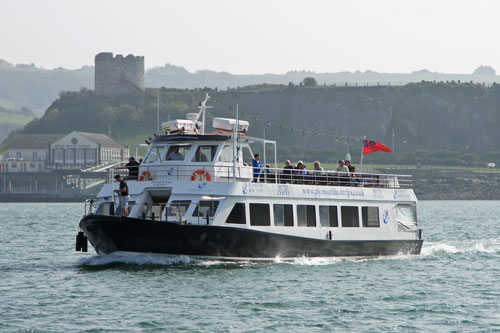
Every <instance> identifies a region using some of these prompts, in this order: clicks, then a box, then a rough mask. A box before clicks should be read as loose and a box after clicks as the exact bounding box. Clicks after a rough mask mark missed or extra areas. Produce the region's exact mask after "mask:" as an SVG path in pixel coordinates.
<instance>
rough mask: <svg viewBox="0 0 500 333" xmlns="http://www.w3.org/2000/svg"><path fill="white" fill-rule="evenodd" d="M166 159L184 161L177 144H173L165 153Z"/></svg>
mask: <svg viewBox="0 0 500 333" xmlns="http://www.w3.org/2000/svg"><path fill="white" fill-rule="evenodd" d="M167 161H184V156H182V154H181V153H180V152H179V146H175V147H174V149H173V150H172V151H171V152H170V153H169V154H168V155H167Z"/></svg>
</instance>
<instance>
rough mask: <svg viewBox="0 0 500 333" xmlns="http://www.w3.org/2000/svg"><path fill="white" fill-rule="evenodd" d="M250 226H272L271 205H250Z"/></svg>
mask: <svg viewBox="0 0 500 333" xmlns="http://www.w3.org/2000/svg"><path fill="white" fill-rule="evenodd" d="M250 225H259V226H269V225H271V215H270V214H269V204H261V203H251V204H250Z"/></svg>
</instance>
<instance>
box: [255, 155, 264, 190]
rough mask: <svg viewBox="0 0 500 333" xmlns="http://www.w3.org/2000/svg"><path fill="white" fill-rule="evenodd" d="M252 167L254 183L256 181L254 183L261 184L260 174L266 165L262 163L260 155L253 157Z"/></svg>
mask: <svg viewBox="0 0 500 333" xmlns="http://www.w3.org/2000/svg"><path fill="white" fill-rule="evenodd" d="M252 167H253V181H254V183H258V182H259V177H260V173H261V171H262V168H263V167H264V165H263V164H262V162H261V161H260V155H259V154H255V155H254V156H253V159H252Z"/></svg>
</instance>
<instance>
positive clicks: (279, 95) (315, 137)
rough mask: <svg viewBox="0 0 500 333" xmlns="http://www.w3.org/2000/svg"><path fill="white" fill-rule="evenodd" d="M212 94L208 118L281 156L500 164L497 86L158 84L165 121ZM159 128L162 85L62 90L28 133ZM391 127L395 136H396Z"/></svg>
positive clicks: (140, 134)
mask: <svg viewBox="0 0 500 333" xmlns="http://www.w3.org/2000/svg"><path fill="white" fill-rule="evenodd" d="M205 93H209V94H210V96H211V97H212V99H211V101H210V103H209V104H211V105H213V109H211V110H210V111H209V113H208V114H207V125H208V129H209V130H210V128H211V119H212V118H213V117H214V116H218V117H231V118H234V117H235V108H236V105H237V104H239V106H240V111H241V117H242V119H245V120H248V121H250V123H251V126H250V131H249V135H251V136H259V137H262V136H263V135H265V136H266V138H269V139H273V140H276V141H278V146H279V148H278V153H279V158H280V160H284V159H291V160H298V159H302V160H306V161H313V160H316V159H317V160H320V161H321V162H323V163H334V162H335V161H336V160H338V159H339V158H344V156H345V154H346V152H347V151H348V150H349V152H350V153H351V155H352V157H353V159H354V161H356V163H359V157H360V155H361V146H362V143H361V138H362V137H363V136H366V137H367V138H368V139H370V140H376V141H380V142H383V143H385V144H386V145H388V146H390V147H392V146H393V145H392V142H393V139H394V146H395V147H394V148H395V153H394V154H385V153H375V154H370V155H366V157H365V163H406V164H413V165H416V164H417V163H423V164H428V163H431V164H434V165H441V164H442V165H467V164H469V165H472V164H474V163H483V162H484V163H486V162H496V163H497V164H500V163H498V162H499V161H500V148H498V147H500V145H499V143H500V90H499V87H498V86H496V85H494V86H492V87H487V86H483V85H482V84H470V83H461V84H459V83H433V82H423V83H418V84H408V85H405V86H373V87H371V86H370V87H345V86H341V87H339V86H317V87H304V86H296V85H267V84H263V85H255V86H248V87H242V88H239V89H229V90H224V91H220V90H215V89H195V90H187V89H161V90H160V105H159V106H160V119H161V120H162V121H165V120H167V119H175V118H184V116H185V113H187V112H193V111H196V110H197V105H198V103H199V102H200V101H201V100H203V97H204V95H205ZM156 129H157V91H155V90H147V92H146V93H145V94H143V95H140V96H123V97H108V96H96V95H94V94H93V92H92V91H89V90H82V91H80V92H70V93H64V94H61V97H60V98H59V99H57V100H56V101H54V102H53V103H52V104H51V106H50V107H49V108H48V109H47V111H46V113H45V115H44V116H43V117H42V118H41V119H35V120H33V121H31V122H30V123H29V124H27V126H26V127H25V128H24V129H23V131H24V132H29V133H69V132H71V131H72V130H80V131H88V132H97V133H109V131H111V135H112V136H113V137H114V138H115V139H117V140H119V141H121V142H125V143H126V144H128V145H129V146H130V147H131V148H133V149H134V148H135V143H138V142H143V141H144V139H146V138H147V137H149V136H152V134H153V133H154V132H155V131H156ZM393 133H394V136H393Z"/></svg>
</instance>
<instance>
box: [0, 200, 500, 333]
mask: <svg viewBox="0 0 500 333" xmlns="http://www.w3.org/2000/svg"><path fill="white" fill-rule="evenodd" d="M82 214H83V205H82V204H68V203H64V204H63V203H36V204H32V203H1V204H0V331H5V332H67V331H81V332H87V331H88V332H134V331H145V332H182V331H185V332H330V331H338V332H377V331H384V332H494V331H497V332H500V222H499V221H500V203H499V202H496V201H422V202H420V203H419V206H418V218H419V222H420V225H421V227H422V228H423V229H424V233H423V237H424V239H425V242H424V245H423V249H422V254H421V255H420V256H395V257H382V258H371V259H368V258H365V259H363V258H361V259H360V258H356V259H352V258H351V259H348V258H338V259H309V258H298V259H297V260H295V261H294V262H291V263H289V262H279V260H277V261H276V262H275V263H266V264H255V263H227V262H217V261H198V262H194V261H190V260H189V259H188V258H187V257H183V256H179V257H174V258H165V257H157V256H152V255H142V256H116V255H108V256H102V257H101V256H97V255H96V254H95V252H94V251H93V249H92V248H91V247H90V245H89V252H88V253H80V252H75V251H74V244H75V236H76V233H77V231H78V227H77V226H78V221H79V219H80V218H81V217H82Z"/></svg>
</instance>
